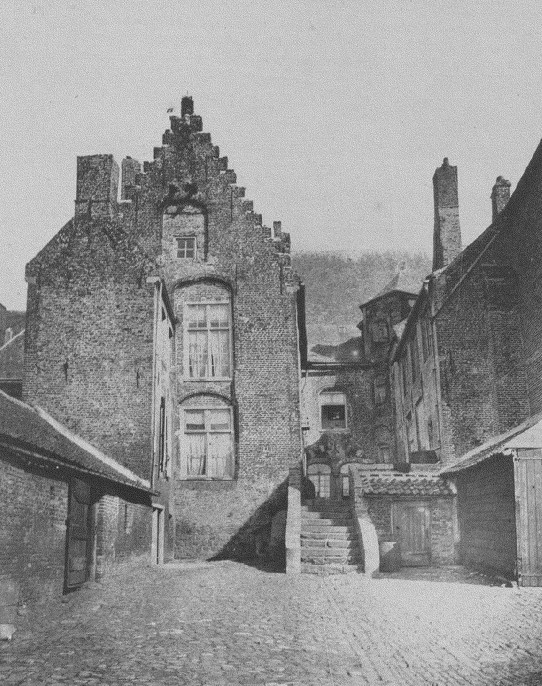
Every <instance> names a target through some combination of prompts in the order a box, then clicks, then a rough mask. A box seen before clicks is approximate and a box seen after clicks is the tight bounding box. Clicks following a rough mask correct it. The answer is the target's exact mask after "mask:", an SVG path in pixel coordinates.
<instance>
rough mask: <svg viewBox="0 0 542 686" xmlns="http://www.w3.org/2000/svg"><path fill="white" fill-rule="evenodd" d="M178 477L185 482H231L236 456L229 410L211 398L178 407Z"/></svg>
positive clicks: (191, 400) (196, 398) (202, 397)
mask: <svg viewBox="0 0 542 686" xmlns="http://www.w3.org/2000/svg"><path fill="white" fill-rule="evenodd" d="M180 409H181V417H180V426H181V428H180V437H179V438H180V455H181V474H182V475H183V476H185V477H186V478H203V479H233V477H234V471H235V452H234V440H233V416H232V407H231V406H230V405H229V404H228V403H227V402H226V400H224V399H222V398H219V397H216V396H212V395H204V394H201V395H196V396H193V397H191V398H189V399H188V400H187V401H186V402H185V403H183V404H182V405H181V408H180Z"/></svg>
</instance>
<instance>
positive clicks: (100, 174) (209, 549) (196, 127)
mask: <svg viewBox="0 0 542 686" xmlns="http://www.w3.org/2000/svg"><path fill="white" fill-rule="evenodd" d="M201 129H202V121H201V117H198V116H195V115H191V114H190V113H189V112H187V114H186V116H184V117H183V118H178V117H171V129H170V130H168V131H166V133H165V134H164V137H163V145H162V146H161V147H157V148H155V150H154V160H153V161H152V162H145V163H144V165H143V172H142V173H140V172H139V171H138V170H139V163H138V162H137V161H136V160H130V161H129V163H128V162H127V163H125V164H123V169H124V172H125V175H126V178H125V179H124V180H123V182H122V186H123V199H122V201H121V202H120V203H117V185H118V166H117V165H116V163H115V162H114V160H113V159H112V157H111V156H110V155H93V156H90V157H86V158H79V160H78V170H77V171H78V173H77V198H76V213H75V218H74V220H73V221H71V222H69V223H68V224H67V225H66V226H65V227H64V228H63V229H62V230H61V231H60V232H59V233H58V234H57V236H55V238H54V239H53V240H52V241H51V242H50V243H49V244H48V245H47V246H46V247H45V248H44V249H43V250H42V251H41V253H40V254H39V255H38V256H37V257H36V258H35V259H34V260H33V261H32V262H31V263H30V264H29V265H28V266H27V278H28V281H29V291H28V332H27V354H26V360H25V379H24V391H23V392H24V397H25V398H26V399H28V400H30V401H32V402H37V403H39V404H41V405H43V406H44V407H45V408H46V409H47V410H48V411H49V412H50V413H51V414H52V415H53V416H55V417H57V418H58V419H59V420H60V421H63V422H65V423H66V424H67V425H68V426H69V427H70V428H71V429H73V430H74V431H76V432H78V433H79V434H81V435H82V436H84V437H85V438H86V439H88V440H90V441H91V442H92V443H94V444H95V445H97V446H98V447H100V448H101V449H103V450H104V452H106V453H108V454H109V455H111V456H112V457H114V458H115V459H117V460H119V461H120V462H121V463H122V464H125V465H127V466H128V467H130V468H131V469H132V470H134V471H135V472H137V473H138V474H140V475H141V476H144V477H149V476H150V470H151V460H152V450H153V435H152V433H153V432H152V428H151V426H152V420H151V416H152V390H153V383H154V380H153V378H152V374H153V366H152V361H153V322H154V311H153V307H154V300H153V298H154V293H153V289H154V287H153V286H151V285H149V284H148V283H147V279H148V278H150V277H152V278H155V277H159V278H162V279H163V280H164V282H165V286H166V289H167V292H168V294H169V298H170V300H171V302H173V303H179V302H180V301H181V300H182V294H183V289H184V287H185V286H186V284H188V283H195V282H201V281H202V280H206V282H207V283H209V282H213V283H218V282H219V283H223V284H226V285H227V287H228V289H229V292H230V293H231V303H232V313H233V322H232V331H233V362H234V364H233V370H232V375H231V379H228V382H227V383H223V384H220V388H219V391H220V393H221V395H222V396H223V397H224V398H225V400H226V401H227V402H228V403H230V404H231V406H232V407H233V408H234V411H235V418H236V426H235V443H236V455H235V460H236V479H237V480H238V481H237V482H236V483H235V484H233V485H231V484H219V485H218V486H217V488H218V492H219V493H220V494H221V495H220V496H219V497H217V495H216V494H215V493H214V492H210V491H209V489H208V483H207V482H206V481H203V482H202V483H200V484H199V485H198V484H197V483H194V482H190V483H186V482H184V481H180V480H179V481H178V484H177V485H178V488H176V489H171V490H172V491H173V490H175V507H176V513H175V516H176V517H177V519H178V522H177V531H179V532H180V534H179V535H180V539H179V540H180V541H181V543H178V544H177V549H178V550H180V554H183V555H184V554H187V553H188V552H189V551H191V550H192V551H194V550H197V551H198V552H199V553H201V554H206V555H207V554H215V553H218V552H219V551H220V550H221V548H222V547H223V545H224V544H225V543H227V542H228V540H229V539H230V538H231V537H232V536H233V537H235V532H236V531H239V530H240V529H243V530H244V527H245V524H246V522H247V521H251V519H252V518H254V516H257V513H258V511H259V509H260V508H261V507H262V506H263V505H264V503H265V501H266V499H268V498H269V497H270V496H271V495H272V493H273V492H274V489H276V488H277V487H278V486H279V484H280V483H281V482H283V481H284V480H285V479H286V477H287V474H288V468H289V466H290V465H291V464H293V463H295V462H297V461H298V460H299V458H300V454H301V437H300V427H299V388H298V383H299V370H298V349H297V322H296V307H295V291H296V289H297V287H298V283H297V279H296V278H295V277H294V275H293V274H292V271H291V267H290V256H289V244H290V242H289V236H288V234H285V233H283V232H282V229H281V226H280V222H276V223H275V224H274V227H273V230H271V229H269V228H267V227H265V226H263V225H262V218H261V215H258V214H255V213H254V211H253V205H252V202H251V201H249V200H246V199H245V198H244V195H245V189H244V188H241V187H239V186H237V185H236V175H235V172H234V171H233V170H231V169H228V160H227V158H225V157H220V153H219V150H218V148H217V147H216V146H213V145H212V143H211V138H210V135H209V134H207V133H202V132H201ZM183 232H184V233H183ZM179 235H181V236H182V235H190V236H192V235H193V236H194V237H195V239H196V253H195V255H194V258H193V259H190V260H187V259H184V260H179V258H178V257H177V250H176V239H177V238H178V237H179ZM182 328H183V326H182V318H181V321H180V322H179V325H178V331H177V343H178V344H180V347H181V349H182V338H181V339H179V336H180V333H179V331H180V330H182ZM174 376H175V377H176V382H173V384H172V385H173V388H172V397H173V398H174V400H175V401H176V403H177V405H176V408H175V413H174V414H175V420H174V422H175V427H174V428H175V430H177V431H178V429H179V402H182V401H183V399H184V398H186V397H187V396H188V395H189V394H190V393H191V392H194V391H195V388H194V383H192V382H189V381H187V380H186V378H185V377H184V370H183V369H182V364H181V362H180V361H179V359H178V361H177V365H176V369H175V370H174ZM196 385H197V389H198V392H199V393H200V394H202V393H203V394H205V393H210V392H216V384H214V383H212V382H199V383H198V384H196ZM175 451H176V452H177V454H176V456H175V460H174V463H176V464H177V465H179V461H180V459H183V456H182V455H179V454H178V444H176V446H175ZM164 483H165V482H164ZM162 486H163V484H160V489H161V490H163V491H164V494H163V495H162V502H163V503H164V504H167V503H166V501H167V498H168V495H167V491H168V488H167V487H166V488H162ZM198 489H199V490H198ZM241 494H242V495H241ZM264 509H265V508H264ZM232 511H233V512H234V514H231V513H232ZM104 516H105V515H104ZM166 517H167V521H168V522H169V520H170V518H169V513H168V512H167V513H166ZM224 522H227V527H224V524H223V523H224ZM190 532H192V533H190ZM104 545H105V544H104ZM106 549H107V546H106ZM104 554H106V553H104Z"/></svg>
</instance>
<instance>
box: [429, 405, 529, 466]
mask: <svg viewBox="0 0 542 686" xmlns="http://www.w3.org/2000/svg"><path fill="white" fill-rule="evenodd" d="M515 448H542V413H539V414H536V415H533V416H532V417H529V419H526V420H525V421H524V422H522V423H521V424H518V426H516V427H514V428H513V429H510V430H509V431H506V432H505V433H502V434H499V435H498V436H495V437H494V438H492V439H490V440H489V441H486V442H485V443H483V444H482V445H480V446H478V447H477V448H474V449H473V450H470V451H469V452H468V453H466V454H465V455H462V456H461V457H460V458H459V459H458V460H456V461H455V462H453V463H452V464H450V465H446V466H445V467H443V468H442V469H441V470H440V474H443V475H444V474H454V473H456V472H462V471H463V470H465V469H469V468H470V467H475V466H476V465H478V464H480V463H481V462H484V461H485V460H487V459H489V458H490V457H493V455H499V454H502V453H504V452H506V451H509V450H513V449H515Z"/></svg>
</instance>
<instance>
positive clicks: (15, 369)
mask: <svg viewBox="0 0 542 686" xmlns="http://www.w3.org/2000/svg"><path fill="white" fill-rule="evenodd" d="M23 361H24V329H23V330H22V331H19V333H18V334H16V335H15V336H13V338H12V339H10V340H9V341H8V342H7V343H5V344H4V345H3V346H2V347H0V379H16V380H18V379H22V378H23Z"/></svg>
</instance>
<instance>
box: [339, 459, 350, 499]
mask: <svg viewBox="0 0 542 686" xmlns="http://www.w3.org/2000/svg"><path fill="white" fill-rule="evenodd" d="M349 469H350V464H343V466H342V467H341V488H342V496H343V498H348V497H349V496H350V477H349V475H348V472H349Z"/></svg>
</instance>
